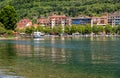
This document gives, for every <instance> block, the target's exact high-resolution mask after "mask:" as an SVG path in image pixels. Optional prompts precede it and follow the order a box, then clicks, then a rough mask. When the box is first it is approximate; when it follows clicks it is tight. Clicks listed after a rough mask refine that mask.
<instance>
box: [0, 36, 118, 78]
mask: <svg viewBox="0 0 120 78" xmlns="http://www.w3.org/2000/svg"><path fill="white" fill-rule="evenodd" d="M0 78H120V38H119V37H96V38H90V37H87V38H85V37H71V38H64V37H63V38H62V37H61V38H54V37H52V38H47V39H44V40H42V39H40V40H37V39H20V40H0Z"/></svg>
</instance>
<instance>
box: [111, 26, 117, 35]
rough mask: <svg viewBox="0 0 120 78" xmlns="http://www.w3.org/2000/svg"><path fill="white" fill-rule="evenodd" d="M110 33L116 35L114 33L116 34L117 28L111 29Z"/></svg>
mask: <svg viewBox="0 0 120 78" xmlns="http://www.w3.org/2000/svg"><path fill="white" fill-rule="evenodd" d="M112 33H113V34H116V33H117V27H116V26H114V27H113V28H112Z"/></svg>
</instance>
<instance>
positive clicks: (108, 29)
mask: <svg viewBox="0 0 120 78" xmlns="http://www.w3.org/2000/svg"><path fill="white" fill-rule="evenodd" d="M105 32H106V34H111V33H112V26H110V25H107V26H105Z"/></svg>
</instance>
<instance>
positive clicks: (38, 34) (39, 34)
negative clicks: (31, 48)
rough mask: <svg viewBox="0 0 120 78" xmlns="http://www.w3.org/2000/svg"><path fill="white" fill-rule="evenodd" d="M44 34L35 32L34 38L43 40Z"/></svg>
mask: <svg viewBox="0 0 120 78" xmlns="http://www.w3.org/2000/svg"><path fill="white" fill-rule="evenodd" d="M43 36H44V34H43V33H42V32H38V31H37V32H34V33H33V38H43Z"/></svg>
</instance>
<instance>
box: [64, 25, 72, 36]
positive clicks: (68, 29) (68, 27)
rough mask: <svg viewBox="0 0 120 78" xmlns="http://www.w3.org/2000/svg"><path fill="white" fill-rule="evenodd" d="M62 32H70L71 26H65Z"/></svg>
mask: <svg viewBox="0 0 120 78" xmlns="http://www.w3.org/2000/svg"><path fill="white" fill-rule="evenodd" d="M64 32H65V33H67V34H72V33H71V27H70V26H65V30H64Z"/></svg>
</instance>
